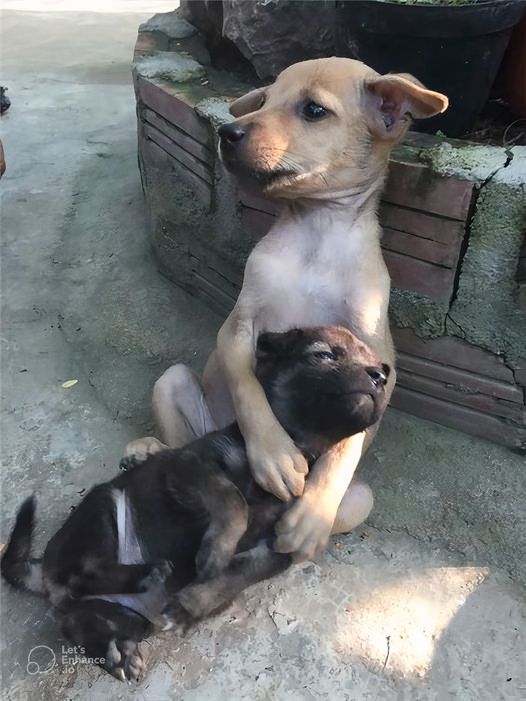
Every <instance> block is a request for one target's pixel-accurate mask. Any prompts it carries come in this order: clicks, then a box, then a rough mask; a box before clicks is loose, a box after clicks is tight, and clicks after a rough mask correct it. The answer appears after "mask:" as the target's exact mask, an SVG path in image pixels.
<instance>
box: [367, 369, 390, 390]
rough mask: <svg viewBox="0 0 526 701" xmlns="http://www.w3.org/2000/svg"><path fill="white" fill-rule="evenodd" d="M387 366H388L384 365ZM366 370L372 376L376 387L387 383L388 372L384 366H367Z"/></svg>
mask: <svg viewBox="0 0 526 701" xmlns="http://www.w3.org/2000/svg"><path fill="white" fill-rule="evenodd" d="M384 368H387V366H384ZM365 372H366V373H367V374H368V375H369V377H370V378H371V380H372V382H373V385H374V386H375V387H384V386H385V385H386V383H387V374H388V373H386V372H385V371H384V369H383V368H365Z"/></svg>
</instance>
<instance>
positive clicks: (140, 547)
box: [1, 327, 389, 680]
mask: <svg viewBox="0 0 526 701" xmlns="http://www.w3.org/2000/svg"><path fill="white" fill-rule="evenodd" d="M256 357H257V366H256V374H257V377H258V379H259V381H260V382H261V385H262V387H263V388H264V390H265V392H266V395H267V398H268V400H269V402H270V405H271V407H272V410H273V412H274V413H275V415H276V416H277V417H278V420H279V421H280V423H281V425H282V426H283V427H284V428H285V430H286V431H287V432H288V433H289V435H290V436H291V437H292V438H293V440H294V441H295V444H296V445H297V446H298V448H299V449H300V450H301V451H302V453H303V454H304V455H305V457H306V459H307V461H308V463H309V464H310V465H312V464H313V463H314V462H315V460H316V459H317V457H318V456H319V455H320V454H322V453H323V452H324V451H326V450H327V449H328V448H330V447H331V446H332V445H334V444H336V443H337V442H338V441H340V440H342V439H343V438H344V437H346V436H350V435H353V434H355V433H358V432H359V431H363V430H364V429H365V428H367V427H368V426H370V425H372V424H374V423H375V422H376V421H378V419H379V418H380V416H381V415H382V413H383V411H384V409H385V405H386V393H385V384H386V380H387V376H388V374H389V368H388V367H386V366H381V365H380V364H379V362H378V359H377V358H376V356H374V355H373V353H372V352H371V350H370V349H369V348H368V347H367V346H366V345H364V344H363V343H361V342H360V341H358V339H356V337H355V336H353V334H351V333H350V332H349V331H348V330H346V329H343V328H339V327H320V328H312V329H306V330H294V331H288V332H286V333H265V334H262V335H261V336H260V337H259V339H258V344H257V354H256ZM289 507H290V504H284V503H283V502H281V501H280V500H279V499H277V498H276V497H274V496H273V495H271V494H269V493H267V492H264V491H263V490H262V489H261V488H260V487H258V486H257V484H256V482H255V481H254V479H253V478H252V475H251V472H250V469H249V465H248V459H247V454H246V449H245V443H244V441H243V438H242V435H241V432H240V431H239V428H238V426H237V424H233V425H231V426H229V427H228V428H226V429H224V430H222V431H216V432H214V433H210V434H208V435H207V436H205V437H203V438H200V439H198V440H196V441H194V442H193V443H190V444H189V445H187V446H185V447H184V448H181V449H179V450H166V451H163V452H161V453H157V454H155V455H153V456H151V457H150V458H148V460H147V461H146V462H144V463H141V464H140V465H137V466H135V467H133V468H132V469H131V470H129V471H127V472H125V473H123V474H121V475H119V476H118V477H116V478H115V479H113V480H112V481H110V482H107V483H105V484H100V485H98V486H96V487H94V488H93V489H92V490H91V491H90V492H89V494H88V495H87V496H86V497H85V498H84V500H83V501H82V502H81V504H80V505H79V506H78V508H77V509H76V510H75V511H74V512H73V513H72V514H71V515H70V516H69V518H68V519H67V521H66V522H65V524H64V525H63V526H62V528H61V529H60V530H59V531H58V532H57V533H56V535H55V536H53V538H52V539H51V540H50V542H49V544H48V546H47V548H46V550H45V552H44V557H43V558H42V559H41V560H33V559H31V540H32V531H33V525H34V511H35V504H34V499H33V498H31V499H28V500H27V501H26V502H25V503H24V504H23V506H22V507H21V509H20V511H19V513H18V516H17V520H16V524H15V527H14V529H13V533H12V534H11V538H10V542H9V544H8V546H7V548H6V551H5V554H4V556H3V558H2V563H1V570H2V575H3V576H4V578H5V579H6V580H7V581H8V582H10V583H11V584H12V585H13V586H15V587H17V588H19V589H26V590H30V591H37V592H40V593H43V594H45V595H46V596H48V598H49V599H50V601H51V602H52V603H53V604H54V605H55V606H57V608H58V610H59V612H60V614H61V628H62V632H63V633H64V635H65V636H66V637H67V638H68V639H69V640H70V641H71V642H72V643H73V644H75V645H78V646H82V647H83V648H84V649H85V654H86V656H87V657H90V658H94V659H97V660H98V661H99V663H100V664H102V666H103V667H104V668H105V669H106V670H108V671H109V672H110V673H111V674H113V675H114V676H115V677H117V678H118V679H122V680H125V679H136V680H138V679H139V678H140V677H141V675H142V674H143V672H144V660H143V658H142V656H141V653H140V651H139V649H138V646H137V644H138V643H139V642H140V641H141V640H143V639H144V638H145V637H147V636H148V635H150V634H151V633H152V632H153V631H154V630H155V627H156V626H158V627H161V628H164V629H169V628H174V629H176V630H178V631H184V630H185V629H186V628H187V627H188V626H189V625H191V624H192V623H193V622H195V621H197V620H199V619H201V618H203V617H205V616H207V615H209V614H211V613H213V612H215V611H217V610H219V609H220V608H223V607H224V606H225V605H227V604H229V603H230V602H231V601H232V600H233V599H234V598H235V596H236V595H237V594H238V593H239V592H241V591H242V590H243V589H245V588H246V587H247V586H249V585H250V584H253V583H255V582H258V581H260V580H262V579H266V578H267V577H270V576H272V575H274V574H277V573H278V572H281V571H283V570H284V569H286V568H287V567H288V566H289V565H290V564H291V562H292V558H291V556H290V555H288V554H281V553H277V552H275V551H274V550H273V548H272V542H273V538H274V526H275V524H276V522H277V520H278V519H279V518H280V516H281V515H282V514H283V512H284V511H285V510H286V509H287V508H289Z"/></svg>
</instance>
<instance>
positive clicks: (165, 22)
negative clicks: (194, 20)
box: [139, 11, 197, 39]
mask: <svg viewBox="0 0 526 701" xmlns="http://www.w3.org/2000/svg"><path fill="white" fill-rule="evenodd" d="M196 31H197V29H196V28H195V27H194V26H193V25H192V24H190V22H187V21H186V20H185V19H184V18H183V17H181V16H180V14H179V13H178V12H176V11H174V12H161V13H159V14H157V15H154V16H153V17H150V19H149V20H148V21H147V22H144V23H143V24H141V26H140V27H139V32H162V33H163V34H164V35H165V36H167V37H168V39H188V37H191V36H193V35H194V34H195V33H196Z"/></svg>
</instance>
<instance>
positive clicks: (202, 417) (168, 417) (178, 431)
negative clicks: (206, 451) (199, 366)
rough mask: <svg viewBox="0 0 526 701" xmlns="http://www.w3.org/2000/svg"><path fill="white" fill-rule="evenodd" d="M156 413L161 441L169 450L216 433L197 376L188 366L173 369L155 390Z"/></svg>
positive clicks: (157, 384)
mask: <svg viewBox="0 0 526 701" xmlns="http://www.w3.org/2000/svg"><path fill="white" fill-rule="evenodd" d="M153 413H154V417H155V421H156V424H157V428H158V430H159V434H160V437H161V440H162V441H163V442H164V443H166V445H168V446H169V447H170V448H180V447H181V446H183V445H186V444H187V443H189V442H190V441H193V440H195V439H196V438H200V437H201V436H204V435H205V433H209V432H210V431H215V430H216V428H217V426H216V424H215V422H214V420H213V419H212V416H211V414H210V410H209V408H208V405H207V403H206V399H205V395H204V392H203V389H202V387H201V384H200V382H199V378H198V376H197V375H196V374H195V373H194V372H193V371H192V370H190V368H188V367H186V365H181V364H179V365H172V367H171V368H168V370H166V372H165V373H163V374H162V375H161V377H160V378H159V379H158V380H157V382H156V383H155V385H154V388H153Z"/></svg>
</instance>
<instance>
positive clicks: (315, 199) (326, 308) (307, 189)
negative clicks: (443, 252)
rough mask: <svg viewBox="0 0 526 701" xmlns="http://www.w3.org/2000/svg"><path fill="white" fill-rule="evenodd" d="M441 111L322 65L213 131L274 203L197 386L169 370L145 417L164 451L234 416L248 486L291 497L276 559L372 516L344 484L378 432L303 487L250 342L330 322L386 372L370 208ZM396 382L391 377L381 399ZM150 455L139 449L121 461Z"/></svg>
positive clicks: (237, 109) (378, 80) (248, 100)
mask: <svg viewBox="0 0 526 701" xmlns="http://www.w3.org/2000/svg"><path fill="white" fill-rule="evenodd" d="M446 107H447V98H446V97H445V96H444V95H441V94H439V93H436V92H432V91H431V90H427V89H425V88H424V87H423V86H422V85H421V84H420V83H419V82H418V81H417V80H416V79H415V78H413V77H412V76H409V75H405V74H393V75H386V76H380V75H379V74H377V73H376V72H375V71H374V70H372V69H371V68H369V67H367V66H365V65H364V64H363V63H361V62H359V61H354V60H351V59H346V58H327V59H318V60H313V61H305V62H302V63H298V64H295V65H293V66H291V67H290V68H287V69H286V70H285V71H283V72H282V73H281V74H280V75H279V76H278V78H277V80H276V82H275V83H274V84H273V85H271V86H270V87H268V88H262V89H258V90H254V91H252V92H250V93H249V94H248V95H246V96H244V97H242V98H240V99H238V100H236V101H235V102H234V103H233V104H232V105H231V108H230V111H231V113H232V114H233V115H234V117H236V118H237V119H236V121H235V122H232V123H231V124H227V125H224V126H223V127H221V128H220V130H219V135H220V137H221V154H222V158H223V161H224V163H225V165H226V167H227V169H228V170H229V171H231V172H232V173H233V174H234V175H235V176H236V177H237V178H238V179H239V181H240V184H241V185H242V186H243V187H251V188H255V189H256V190H258V191H260V192H263V193H264V194H266V195H268V196H271V197H274V198H279V199H281V200H282V201H283V202H284V203H285V206H284V209H283V212H282V214H281V215H280V217H279V219H278V220H277V222H276V223H275V224H274V226H273V227H272V229H271V230H270V232H269V233H268V234H267V235H266V236H265V237H264V238H263V239H262V240H261V241H260V242H259V243H258V244H257V246H256V247H255V249H254V250H253V251H252V253H251V255H250V256H249V259H248V261H247V265H246V268H245V276H244V282H243V287H242V290H241V292H240V295H239V298H238V300H237V303H236V306H235V308H234V310H233V311H232V313H231V314H230V316H229V317H228V319H227V320H226V322H225V323H224V325H223V327H222V328H221V330H220V332H219V335H218V348H217V352H215V353H214V354H213V355H212V356H211V358H210V359H209V362H208V364H207V366H206V368H205V372H204V374H203V378H202V384H200V383H199V381H198V379H197V377H195V376H194V375H193V373H191V371H189V370H188V369H187V368H186V367H184V366H181V365H176V366H173V367H171V368H170V369H169V370H167V372H166V373H165V374H164V375H163V376H162V377H161V378H160V379H159V380H158V381H157V383H156V385H155V389H154V411H155V415H156V419H157V421H158V425H159V429H160V432H161V437H162V439H163V441H164V442H165V443H166V444H168V445H169V446H171V447H176V446H179V445H181V444H183V443H186V442H188V441H189V440H191V439H193V438H195V437H197V436H200V435H202V434H203V433H205V432H207V431H209V430H212V429H213V428H215V427H224V426H225V425H226V424H228V423H229V422H230V421H232V420H233V418H234V412H235V416H237V419H238V422H239V426H240V428H241V431H242V433H243V436H244V438H245V441H246V444H247V451H248V456H249V460H250V465H251V469H252V472H253V475H254V478H255V480H256V481H257V482H258V483H259V484H260V485H261V486H262V487H263V488H265V489H266V490H268V491H270V492H272V493H273V494H275V495H276V496H278V497H280V498H281V499H283V500H287V499H290V498H291V497H293V496H300V495H301V497H300V498H299V499H297V500H296V501H295V503H294V504H293V505H292V506H291V508H290V509H288V511H287V512H286V513H285V515H284V516H283V517H282V519H281V521H280V522H279V524H278V526H277V529H276V530H277V534H278V537H277V540H276V547H277V549H278V550H280V551H281V552H293V553H296V556H297V558H298V559H301V558H311V557H313V556H314V555H316V554H317V553H318V552H319V551H320V550H321V549H322V548H323V547H324V546H325V545H326V543H327V540H328V538H329V535H330V533H331V532H333V533H335V532H346V531H349V530H351V529H352V528H354V527H355V526H357V525H358V524H359V523H361V522H362V521H363V520H364V519H365V518H366V517H367V515H368V514H369V512H370V510H371V508H372V504H373V498H372V493H371V491H370V489H369V487H368V486H367V485H365V484H363V483H360V482H358V481H357V480H355V479H353V477H354V472H355V470H356V467H357V465H358V462H359V460H360V457H361V455H362V453H363V451H364V450H365V449H366V448H367V447H368V445H369V444H370V442H371V440H372V438H373V436H374V434H375V432H376V430H377V427H373V428H372V429H370V430H369V431H367V432H365V433H363V434H359V435H356V436H353V437H352V438H349V439H347V440H344V441H342V442H341V443H339V444H338V445H337V446H336V447H335V448H334V449H332V450H331V451H330V452H328V453H326V454H325V455H323V456H322V457H321V458H320V459H319V460H318V461H317V462H316V463H315V465H314V467H313V468H312V470H311V474H310V476H309V479H308V480H307V481H306V482H305V474H306V472H307V467H306V463H305V459H304V457H303V456H302V454H301V453H300V452H299V451H298V449H297V448H296V447H295V445H294V443H293V442H292V440H291V439H290V437H289V436H288V435H287V434H286V433H285V431H284V430H283V429H282V427H281V426H280V425H279V423H278V422H277V420H276V418H275V416H274V415H273V413H272V411H271V409H270V407H269V404H268V402H267V400H266V398H265V394H264V392H263V390H262V388H261V386H260V384H259V382H258V381H257V379H256V377H255V375H254V365H255V347H256V339H257V337H258V335H259V334H260V333H261V332H263V331H285V330H287V329H290V328H293V327H308V326H319V325H327V324H339V325H341V326H345V327H347V328H349V329H350V330H352V331H353V332H354V333H355V334H356V335H357V336H358V337H359V338H360V339H362V340H363V341H364V342H365V343H367V344H369V345H370V346H371V347H372V348H373V350H374V351H375V353H376V354H377V355H378V356H379V357H380V359H381V361H382V362H384V363H387V364H388V365H390V366H391V367H394V350H393V344H392V340H391V335H390V332H389V324H388V318H387V309H388V303H389V289H390V280H389V275H388V273H387V270H386V267H385V264H384V261H383V258H382V254H381V251H380V243H379V239H380V227H379V224H378V220H377V214H376V210H377V205H378V200H379V196H380V192H381V190H382V186H383V183H384V180H385V177H386V172H387V162H388V158H389V153H390V151H391V149H392V147H393V146H394V145H395V144H396V143H397V142H398V141H399V140H400V139H401V138H402V136H403V135H404V133H405V132H406V130H407V128H408V126H409V123H410V117H411V116H412V117H414V118H426V117H431V116H433V115H435V114H437V113H439V112H442V111H444V110H445V109H446ZM394 384H395V373H394V372H392V373H391V374H390V376H389V380H388V387H387V392H388V396H389V395H390V394H391V393H392V390H393V387H394ZM160 447H162V444H161V443H159V442H158V441H156V440H155V439H143V440H142V441H138V442H134V443H133V444H130V445H129V446H127V453H128V454H133V455H135V456H139V457H140V456H141V454H142V455H146V454H147V453H149V452H153V451H155V450H158V449H159V448H160Z"/></svg>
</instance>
